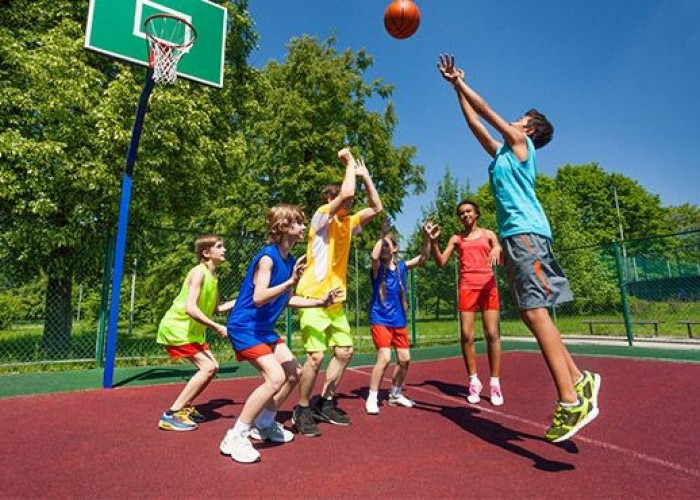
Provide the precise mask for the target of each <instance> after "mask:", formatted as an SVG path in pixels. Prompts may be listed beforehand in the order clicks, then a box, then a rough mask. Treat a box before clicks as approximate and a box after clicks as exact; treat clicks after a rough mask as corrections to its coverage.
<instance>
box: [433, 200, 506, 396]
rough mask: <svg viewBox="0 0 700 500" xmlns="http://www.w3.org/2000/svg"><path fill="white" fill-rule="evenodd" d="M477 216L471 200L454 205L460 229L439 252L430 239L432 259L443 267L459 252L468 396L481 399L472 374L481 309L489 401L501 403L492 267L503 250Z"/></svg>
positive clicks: (477, 208) (497, 308)
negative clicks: (476, 331) (489, 371)
mask: <svg viewBox="0 0 700 500" xmlns="http://www.w3.org/2000/svg"><path fill="white" fill-rule="evenodd" d="M480 215H481V212H479V206H478V205H477V204H476V203H475V202H474V201H471V200H463V201H461V202H460V203H459V205H457V216H458V217H459V220H460V221H461V222H462V224H463V225H464V231H462V232H461V233H459V234H455V235H453V236H452V237H451V238H450V241H449V242H448V243H447V247H445V252H444V253H441V252H440V247H439V245H438V241H437V238H435V239H432V240H431V246H432V252H433V256H434V258H435V262H436V263H437V265H438V266H440V267H443V266H444V265H445V264H447V262H448V261H449V260H450V257H451V256H452V251H453V250H454V249H455V248H456V249H457V253H458V254H459V319H460V329H461V337H462V338H461V345H462V356H463V358H464V364H465V365H466V368H467V372H468V373H469V395H468V396H467V401H469V402H470V403H472V404H475V403H478V402H479V401H480V400H481V397H480V394H481V389H482V388H483V385H482V384H481V381H480V380H479V377H478V376H477V373H476V351H475V349H474V322H475V319H476V312H477V311H481V320H482V322H483V325H484V336H485V337H486V347H487V352H488V358H489V367H490V369H491V380H490V384H489V385H490V389H491V390H490V396H491V404H493V405H494V406H501V405H502V404H503V393H502V392H501V385H500V381H499V373H500V368H501V340H500V336H499V332H498V317H499V302H498V288H497V287H496V278H495V277H494V275H493V266H494V265H496V264H499V263H500V262H501V259H502V255H503V250H502V249H501V245H500V244H499V243H498V238H497V237H496V235H495V234H494V232H493V231H489V230H488V229H484V228H481V227H479V226H478V224H477V219H478V218H479V216H480Z"/></svg>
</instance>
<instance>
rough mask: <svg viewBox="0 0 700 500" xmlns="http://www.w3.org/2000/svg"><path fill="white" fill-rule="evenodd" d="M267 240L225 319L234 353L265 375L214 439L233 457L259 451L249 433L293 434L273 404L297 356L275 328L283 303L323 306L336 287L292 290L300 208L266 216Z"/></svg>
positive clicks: (281, 439)
mask: <svg viewBox="0 0 700 500" xmlns="http://www.w3.org/2000/svg"><path fill="white" fill-rule="evenodd" d="M267 226H268V231H269V233H270V240H269V244H268V245H267V246H265V247H263V249H262V250H260V252H258V254H257V255H256V256H255V257H253V261H252V262H251V263H250V265H249V266H248V271H247V272H246V276H245V278H244V280H243V284H242V285H241V288H240V291H239V293H238V298H237V299H236V304H235V306H234V308H233V311H231V314H230V315H229V318H228V323H227V325H226V328H227V332H228V337H229V340H230V341H231V345H232V346H233V349H234V351H235V352H236V359H237V360H238V361H248V362H250V363H251V364H252V365H253V366H254V367H255V368H257V369H258V370H259V371H260V373H261V374H262V376H263V377H264V379H265V381H264V382H263V383H262V384H260V386H258V387H257V388H256V389H255V390H254V391H253V392H252V393H251V395H250V396H248V399H247V400H246V402H245V404H244V406H243V409H242V410H241V414H240V416H239V417H238V420H237V421H236V423H235V425H234V426H233V428H231V429H229V431H228V432H227V433H226V436H225V437H224V439H223V441H221V444H220V445H219V449H220V451H221V453H223V454H224V455H229V456H230V457H231V458H232V459H233V460H234V461H236V462H240V463H252V462H257V461H259V460H260V453H259V452H258V451H257V450H256V449H255V448H254V447H253V445H252V443H251V442H250V438H253V439H258V440H263V441H264V440H269V441H272V442H276V443H288V442H290V441H292V439H294V435H293V434H292V433H291V432H290V431H288V430H286V429H285V428H284V427H282V425H281V424H280V423H278V422H277V421H276V420H275V416H276V415H277V409H278V408H279V407H280V405H281V404H282V403H284V401H285V400H286V399H287V397H288V396H289V394H290V392H291V391H292V389H294V387H295V386H296V384H297V382H298V380H299V370H300V366H299V363H298V362H297V360H296V358H295V357H294V355H293V354H292V352H291V351H290V350H289V347H287V344H285V343H284V341H283V340H282V338H280V336H279V335H278V334H277V332H275V324H276V323H277V320H278V319H279V317H280V315H281V314H282V311H284V308H285V307H287V306H289V307H325V306H328V305H329V304H331V303H332V302H333V300H334V299H335V297H336V295H337V293H338V290H337V289H333V290H330V291H329V292H328V293H327V294H326V296H325V297H324V298H322V299H308V298H303V297H298V296H292V289H293V288H294V286H295V285H296V284H297V282H298V281H299V278H300V277H301V274H302V273H303V271H304V268H305V265H304V258H303V257H302V258H300V259H298V260H296V259H295V258H294V256H293V255H292V254H291V253H290V251H291V249H292V247H293V246H294V244H295V243H297V242H298V241H301V240H303V238H304V229H305V226H304V213H303V212H302V210H301V208H299V207H298V206H295V205H277V206H275V207H273V208H272V209H270V212H269V213H268V216H267Z"/></svg>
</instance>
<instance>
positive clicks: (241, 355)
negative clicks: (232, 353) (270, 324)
mask: <svg viewBox="0 0 700 500" xmlns="http://www.w3.org/2000/svg"><path fill="white" fill-rule="evenodd" d="M277 344H284V340H282V339H277V342H270V343H269V344H258V345H254V346H252V347H248V348H247V349H243V350H242V351H236V359H237V360H238V361H252V360H254V359H258V358H260V357H262V356H265V355H267V354H273V353H274V352H275V346H276V345H277Z"/></svg>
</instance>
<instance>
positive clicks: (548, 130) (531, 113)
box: [525, 108, 554, 149]
mask: <svg viewBox="0 0 700 500" xmlns="http://www.w3.org/2000/svg"><path fill="white" fill-rule="evenodd" d="M525 116H527V117H529V118H530V119H529V120H528V122H527V125H528V126H529V127H532V128H533V129H535V130H534V132H533V133H532V135H531V136H530V139H532V143H533V144H534V145H535V149H539V148H541V147H543V146H546V145H547V144H549V141H551V140H552V136H553V135H554V127H552V124H551V123H549V120H547V117H546V116H544V115H543V114H542V113H540V112H539V111H537V110H536V109H535V108H532V109H530V110H528V111H526V112H525Z"/></svg>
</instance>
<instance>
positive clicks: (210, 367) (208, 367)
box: [200, 361, 219, 378]
mask: <svg viewBox="0 0 700 500" xmlns="http://www.w3.org/2000/svg"><path fill="white" fill-rule="evenodd" d="M200 371H201V372H202V373H203V374H204V375H205V376H206V377H207V378H214V377H215V376H216V374H217V373H219V363H217V362H216V361H211V362H209V363H207V364H205V365H204V366H202V367H201V368H200Z"/></svg>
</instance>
